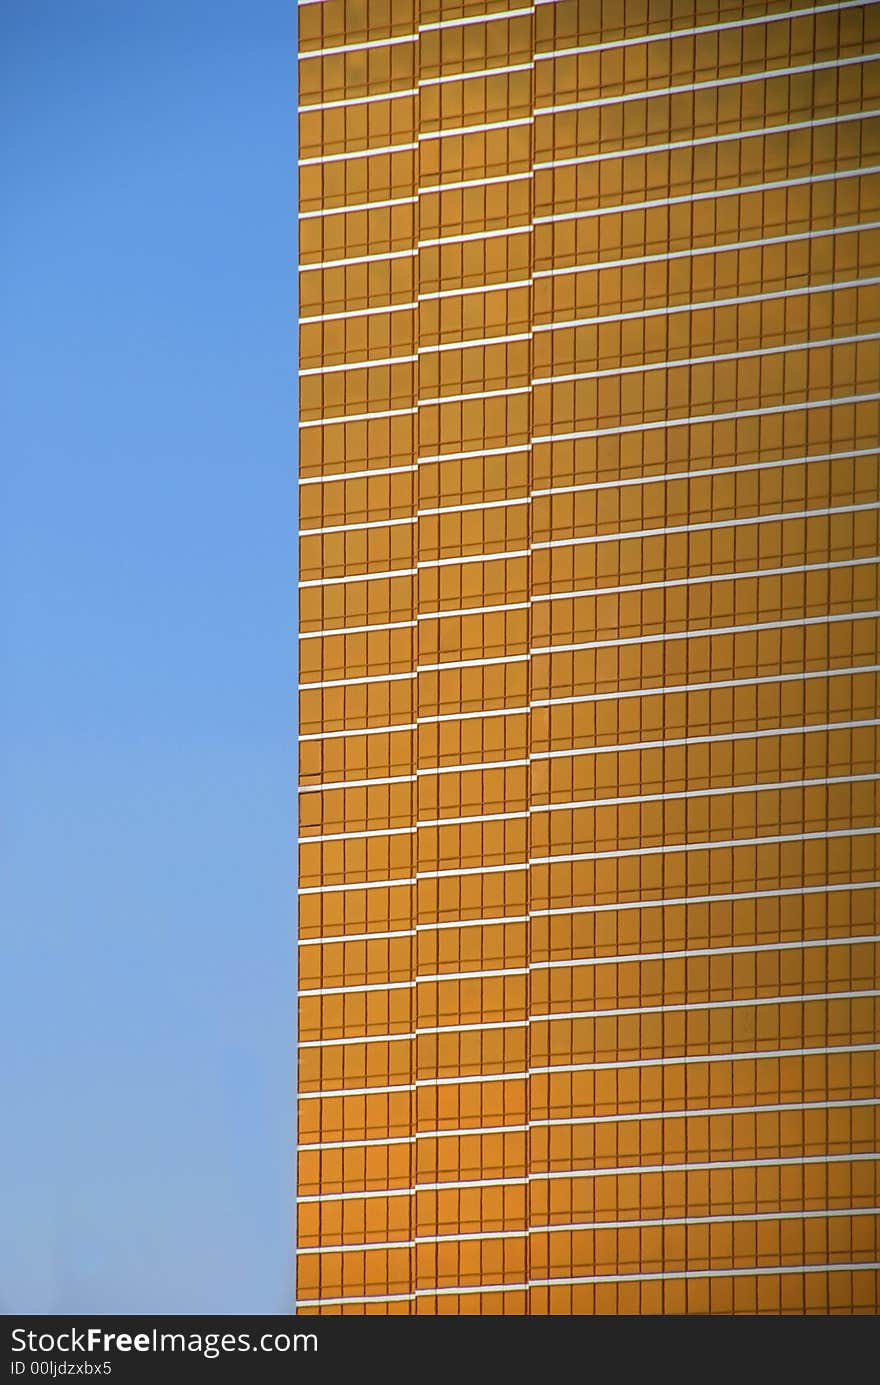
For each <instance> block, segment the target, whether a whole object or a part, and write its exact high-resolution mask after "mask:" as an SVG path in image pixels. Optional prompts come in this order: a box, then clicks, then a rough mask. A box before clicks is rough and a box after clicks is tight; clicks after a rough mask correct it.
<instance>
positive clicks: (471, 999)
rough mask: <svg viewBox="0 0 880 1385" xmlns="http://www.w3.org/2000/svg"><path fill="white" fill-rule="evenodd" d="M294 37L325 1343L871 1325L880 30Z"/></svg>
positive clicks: (311, 1017)
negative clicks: (584, 1330) (342, 1337)
mask: <svg viewBox="0 0 880 1385" xmlns="http://www.w3.org/2000/svg"><path fill="white" fill-rule="evenodd" d="M299 27H300V54H299V57H300V62H299V81H300V94H299V99H300V115H299V122H300V170H299V188H300V209H301V212H300V247H301V250H300V269H301V280H300V285H301V286H300V313H301V378H300V414H301V432H300V481H301V485H300V547H301V564H300V567H301V571H300V576H301V593H300V603H301V604H300V610H301V639H300V679H301V688H300V733H301V771H300V848H299V849H300V912H299V987H300V990H299V1092H298V1111H299V1134H300V1143H299V1151H298V1161H299V1164H298V1167H299V1173H298V1200H297V1218H298V1230H297V1241H298V1256H297V1264H298V1275H297V1278H298V1283H297V1305H298V1311H299V1312H300V1313H329V1314H338V1313H349V1312H350V1313H358V1314H364V1313H378V1314H457V1315H463V1314H566V1315H568V1314H592V1313H621V1314H637V1313H748V1314H754V1313H770V1314H778V1313H823V1314H824V1313H872V1312H876V1311H877V1310H878V1305H880V1297H878V1282H880V1279H878V1272H880V1245H878V1220H877V1214H878V1208H880V1187H878V1148H880V1146H878V1141H877V1131H878V1111H880V1105H878V1097H880V1088H878V1080H877V1078H878V1053H880V1043H878V996H880V989H878V988H880V981H878V943H880V918H878V892H877V891H878V881H880V875H878V861H877V831H878V828H877V815H876V806H877V791H878V773H877V770H878V755H877V740H878V724H880V711H878V668H880V647H878V624H877V620H878V607H880V599H878V507H880V499H878V497H880V490H878V456H880V451H878V449H880V315H878V308H880V298H878V288H880V4H877V3H863V0H842V3H817V4H800V5H799V4H797V0H789V3H786V4H779V3H776V0H769V2H768V0H760V3H753V2H752V0H738V3H733V2H732V0H730V2H728V3H725V2H724V0H656V2H655V0H651V3H650V4H648V2H647V0H550V2H549V3H548V2H547V0H534V3H532V4H527V5H516V4H515V0H494V3H493V0H476V2H475V0H459V2H458V3H452V2H451V0H424V3H414V0H395V3H393V4H392V3H391V0H319V2H318V3H315V2H314V0H303V2H302V3H301V4H300V7H299Z"/></svg>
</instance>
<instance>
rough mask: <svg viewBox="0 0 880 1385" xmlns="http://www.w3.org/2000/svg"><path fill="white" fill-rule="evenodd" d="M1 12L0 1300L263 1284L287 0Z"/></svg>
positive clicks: (273, 1308)
mask: <svg viewBox="0 0 880 1385" xmlns="http://www.w3.org/2000/svg"><path fill="white" fill-rule="evenodd" d="M0 50H2V58H0V62H2V84H0V85H2V95H0V101H2V106H3V111H2V137H0V138H2V156H3V166H4V177H3V188H4V202H5V206H4V216H3V229H2V232H0V236H2V255H0V264H2V269H0V274H2V280H3V285H2V288H3V298H4V312H3V317H2V342H0V349H2V391H3V444H4V445H3V462H2V471H0V492H2V494H0V511H2V519H0V550H2V557H0V735H2V789H0V799H2V802H0V810H2V819H0V857H2V859H0V869H2V897H0V907H2V925H0V927H2V933H3V939H4V947H3V953H4V964H3V967H2V980H0V1029H2V1035H0V1038H2V1055H3V1056H2V1063H0V1111H2V1120H3V1126H4V1135H3V1139H2V1141H0V1312H5V1313H13V1312H26V1311H31V1312H72V1313H87V1312H110V1313H113V1312H120V1313H122V1312H129V1311H134V1312H143V1313H148V1312H161V1311H165V1312H171V1313H186V1312H202V1311H204V1312H217V1313H226V1312H258V1313H259V1312H265V1313H271V1312H281V1311H285V1310H289V1309H290V1306H291V1303H292V1272H291V1224H292V1194H293V1147H292V1138H293V1119H292V1118H293V1112H292V1093H293V1088H294V1054H293V1026H294V1005H293V985H294V964H293V924H294V886H295V881H294V876H293V870H294V866H295V854H294V840H295V819H294V812H295V803H294V776H295V739H294V738H295V726H294V715H295V692H294V689H295V673H296V670H295V649H294V629H295V614H296V604H295V578H296V544H295V523H296V513H295V501H296V496H295V393H294V389H295V368H296V359H295V349H296V341H295V272H294V271H295V259H294V256H295V225H296V221H295V212H296V206H295V191H296V189H295V139H296V124H295V101H296V87H295V79H296V58H295V5H294V4H293V2H292V0H261V3H259V4H257V5H253V4H248V3H246V0H228V2H227V3H224V0H212V2H211V3H207V0H105V3H99V2H98V0H0Z"/></svg>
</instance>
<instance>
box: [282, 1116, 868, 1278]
mask: <svg viewBox="0 0 880 1385" xmlns="http://www.w3.org/2000/svg"><path fill="white" fill-rule="evenodd" d="M859 1106H880V1097H855V1098H853V1097H850V1098H846V1099H842V1100H831V1101H784V1102H773V1103H762V1104H761V1105H760V1106H697V1107H690V1108H686V1109H684V1110H680V1109H679V1110H665V1111H663V1110H661V1111H656V1110H651V1111H624V1112H615V1113H614V1115H611V1116H572V1117H571V1118H570V1119H568V1118H564V1117H555V1118H551V1119H549V1120H533V1121H530V1123H529V1124H528V1125H492V1126H481V1125H473V1126H464V1127H459V1128H457V1129H451V1130H446V1129H440V1130H418V1131H416V1132H415V1133H414V1134H412V1135H396V1136H395V1135H390V1136H387V1137H385V1138H383V1139H363V1140H359V1139H358V1140H321V1141H314V1142H310V1143H307V1142H305V1141H302V1140H300V1141H299V1145H298V1147H299V1148H300V1149H302V1150H316V1151H317V1150H321V1149H364V1148H369V1147H370V1146H372V1145H376V1146H380V1145H382V1146H388V1145H408V1144H414V1143H415V1141H416V1140H428V1139H430V1140H444V1139H462V1138H465V1139H467V1138H473V1137H474V1136H476V1137H477V1138H478V1139H481V1138H482V1137H483V1136H485V1135H502V1136H507V1135H516V1134H527V1133H528V1132H529V1131H530V1130H533V1129H536V1128H538V1127H547V1126H566V1127H568V1126H571V1127H574V1126H582V1125H618V1124H621V1123H626V1122H633V1121H651V1120H661V1121H665V1120H690V1119H712V1118H713V1117H715V1116H750V1115H756V1116H760V1115H764V1114H771V1115H772V1114H774V1113H782V1114H785V1113H787V1112H794V1111H830V1110H836V1109H837V1108H839V1107H859ZM771 1215H772V1214H771ZM550 1229H553V1230H556V1229H557V1228H556V1227H553V1228H549V1227H546V1226H542V1227H536V1228H535V1230H537V1231H547V1230H550ZM558 1229H559V1230H562V1231H564V1230H567V1229H570V1228H567V1227H566V1226H564V1225H561V1226H560V1227H559V1228H558ZM480 1234H481V1233H473V1239H476V1240H479V1238H480ZM492 1234H494V1235H498V1234H502V1233H498V1232H495V1233H492ZM511 1234H516V1235H520V1234H522V1233H521V1232H515V1233H511ZM448 1239H450V1240H458V1235H457V1234H456V1235H452V1236H450V1237H448ZM395 1244H398V1243H395ZM400 1244H407V1243H406V1242H402V1243H400ZM376 1248H377V1249H378V1247H376ZM321 1249H323V1247H321V1246H315V1247H313V1250H314V1251H315V1252H317V1251H319V1250H321ZM328 1249H332V1250H364V1249H370V1246H332V1247H328Z"/></svg>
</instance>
